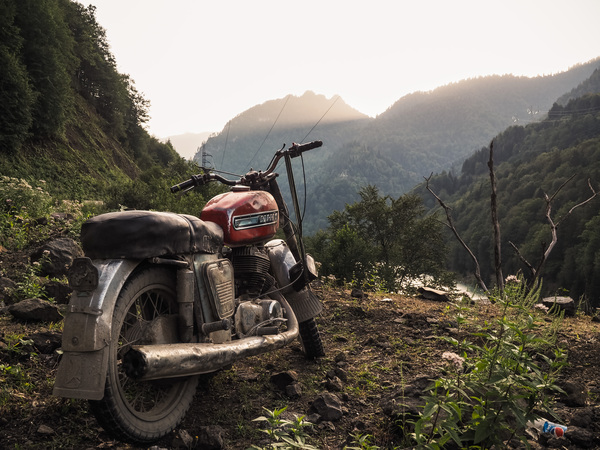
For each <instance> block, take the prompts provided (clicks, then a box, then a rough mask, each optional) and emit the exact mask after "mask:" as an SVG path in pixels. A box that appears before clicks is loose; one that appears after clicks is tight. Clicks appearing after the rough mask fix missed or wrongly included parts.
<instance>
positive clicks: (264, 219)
mask: <svg viewBox="0 0 600 450" xmlns="http://www.w3.org/2000/svg"><path fill="white" fill-rule="evenodd" d="M278 222H279V211H277V210H273V211H264V212H259V213H252V214H244V215H243V216H234V217H233V228H234V229H235V230H247V229H249V228H256V227H263V226H267V225H273V224H276V223H278Z"/></svg>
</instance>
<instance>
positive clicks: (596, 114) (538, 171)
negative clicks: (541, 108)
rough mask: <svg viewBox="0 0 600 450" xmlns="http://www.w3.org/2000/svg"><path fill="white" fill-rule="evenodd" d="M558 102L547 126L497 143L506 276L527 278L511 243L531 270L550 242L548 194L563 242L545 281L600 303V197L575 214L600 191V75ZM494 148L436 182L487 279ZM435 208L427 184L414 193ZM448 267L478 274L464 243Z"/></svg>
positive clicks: (518, 131) (519, 130)
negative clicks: (523, 274)
mask: <svg viewBox="0 0 600 450" xmlns="http://www.w3.org/2000/svg"><path fill="white" fill-rule="evenodd" d="M563 99H564V101H566V102H567V103H566V104H565V105H564V106H563V105H561V104H558V103H555V104H554V106H553V107H552V108H551V109H550V111H549V112H548V114H547V116H546V118H545V119H544V120H542V121H541V122H537V123H532V124H529V125H526V126H521V125H515V126H512V127H510V128H508V129H506V130H505V131H504V132H502V133H500V134H499V135H498V136H496V137H495V138H494V141H493V142H494V143H493V149H494V163H495V168H496V169H495V170H496V176H497V178H498V204H499V216H500V224H501V232H502V244H503V255H502V260H503V265H504V271H505V273H512V274H515V273H517V272H518V271H523V273H525V274H528V270H527V267H526V266H525V265H524V264H523V262H522V261H521V260H520V257H519V255H518V254H517V253H516V251H514V250H513V248H512V247H511V245H510V244H509V241H510V242H512V243H513V244H515V246H516V247H517V248H518V249H519V251H520V253H521V254H522V256H523V257H525V259H526V260H527V261H529V262H530V263H531V264H532V265H533V266H536V265H537V263H538V261H539V259H540V257H541V256H542V250H543V249H544V248H545V247H546V246H547V245H548V244H549V243H550V242H551V229H550V223H549V221H548V218H547V216H546V206H547V203H546V201H545V195H548V196H549V197H552V196H553V194H555V193H557V192H558V194H557V195H556V197H555V199H554V201H553V202H552V205H551V206H552V211H551V215H550V217H551V218H552V220H553V221H554V222H555V223H558V222H559V221H560V220H561V219H562V218H563V217H565V221H564V222H562V223H561V224H560V225H559V227H558V230H557V233H558V243H557V245H556V246H555V247H554V249H553V251H552V253H551V257H550V258H549V260H548V262H547V263H546V266H545V270H544V276H543V278H544V280H545V284H546V286H545V287H546V289H547V290H549V291H550V292H551V293H556V294H565V293H567V294H569V295H571V296H573V297H574V298H577V299H579V298H580V297H582V298H584V299H585V300H586V301H587V302H588V303H589V305H590V306H596V307H597V306H600V284H599V283H600V198H598V197H596V198H594V199H593V201H591V202H590V203H589V204H586V205H584V206H582V207H580V208H577V209H576V210H574V211H573V213H572V214H571V215H569V210H570V209H571V208H572V207H574V206H575V205H578V204H579V203H581V202H583V201H585V200H586V199H588V198H589V197H591V196H593V192H594V191H596V192H599V193H600V70H598V69H597V70H596V71H594V73H593V74H592V76H591V77H590V78H589V79H587V80H585V81H584V82H583V83H582V84H581V85H579V86H577V87H576V88H574V89H573V90H572V91H570V92H569V93H567V94H565V96H564V97H563ZM488 160H489V148H488V147H483V148H481V149H480V150H479V151H477V152H475V153H474V154H473V155H472V156H471V157H469V158H467V159H466V160H465V161H464V163H463V165H462V169H461V171H460V173H458V174H453V173H452V172H444V173H442V174H439V175H436V176H434V177H433V178H432V179H431V180H430V186H431V187H432V188H433V189H434V191H435V192H436V193H437V194H438V195H439V196H440V197H441V198H442V199H443V200H444V202H446V203H447V204H448V205H449V206H450V207H452V209H453V211H452V214H453V217H454V221H455V224H456V227H457V230H458V231H459V233H460V234H461V236H462V238H463V239H464V240H465V241H466V242H467V243H468V244H469V245H470V247H471V249H472V250H473V251H474V253H475V254H476V256H477V257H478V259H479V261H480V262H481V263H482V273H483V276H484V278H486V279H488V280H489V279H490V277H491V276H492V274H493V264H492V261H493V245H492V243H493V237H492V228H491V224H490V208H489V204H490V186H489V184H490V183H489V174H488V166H487V163H488ZM416 191H417V192H419V193H420V194H421V195H422V196H423V198H424V199H425V200H426V201H427V202H428V204H429V206H430V207H432V208H435V206H436V202H435V200H434V199H433V197H432V196H431V195H429V193H428V192H426V190H425V187H424V185H421V186H419V187H418V188H416ZM448 264H449V268H450V269H451V270H455V271H457V272H460V273H463V274H466V273H472V271H473V264H472V261H471V260H470V257H469V256H468V254H467V253H466V252H465V251H464V249H462V248H460V247H459V246H458V245H456V244H455V245H454V249H453V251H452V252H451V255H450V257H449V259H448Z"/></svg>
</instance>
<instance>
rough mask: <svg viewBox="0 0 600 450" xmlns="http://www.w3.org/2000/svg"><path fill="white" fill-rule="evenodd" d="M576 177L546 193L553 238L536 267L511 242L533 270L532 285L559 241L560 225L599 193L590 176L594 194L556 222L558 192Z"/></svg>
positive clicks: (548, 217)
mask: <svg viewBox="0 0 600 450" xmlns="http://www.w3.org/2000/svg"><path fill="white" fill-rule="evenodd" d="M574 177H575V175H573V176H571V177H570V178H569V179H568V180H567V181H565V182H564V183H563V184H561V185H560V186H559V187H558V189H556V191H555V192H554V194H552V195H551V196H548V194H544V199H545V200H546V220H547V221H548V223H549V224H550V233H551V235H552V240H551V241H550V244H548V247H546V249H545V250H544V251H543V253H542V256H541V257H540V261H539V262H538V265H537V267H536V268H534V267H533V265H531V264H530V263H529V262H528V261H527V260H526V259H525V258H524V257H523V255H522V254H521V252H520V251H519V249H518V248H517V246H516V245H515V244H513V243H512V242H510V245H511V246H512V248H513V249H514V250H515V252H516V253H517V256H518V257H519V259H520V260H521V262H523V264H525V266H527V268H528V269H529V271H530V272H531V275H532V277H533V278H532V280H531V282H530V285H531V286H533V285H534V283H536V281H537V279H538V278H539V276H540V272H541V270H542V267H543V266H544V264H545V263H546V261H547V260H548V258H549V256H550V253H551V252H552V250H553V249H554V247H555V246H556V243H557V242H558V233H557V229H558V226H559V225H560V224H561V223H562V222H563V221H564V220H565V219H566V218H567V217H569V216H570V215H571V214H572V213H573V211H575V210H576V209H577V208H579V207H580V206H583V205H585V204H587V203H589V202H590V201H592V200H593V199H594V198H595V197H596V196H597V195H598V193H597V192H596V190H595V189H594V188H593V187H592V182H591V180H590V179H589V178H588V186H589V188H590V190H591V191H592V195H591V196H590V197H589V198H587V199H586V200H584V201H582V202H581V203H578V204H576V205H575V206H573V207H572V208H571V209H570V210H569V211H568V212H567V214H565V215H564V216H563V217H561V218H560V219H559V220H558V221H557V222H554V220H553V219H552V202H553V200H554V199H555V198H556V196H557V195H558V193H559V192H560V191H561V190H562V188H563V187H565V186H566V185H567V183H569V181H571V180H572V179H573V178H574Z"/></svg>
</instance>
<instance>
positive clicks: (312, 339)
mask: <svg viewBox="0 0 600 450" xmlns="http://www.w3.org/2000/svg"><path fill="white" fill-rule="evenodd" d="M299 328H300V341H301V342H302V348H303V349H304V356H306V358H307V359H315V358H320V357H322V356H325V349H324V348H323V341H321V334H320V333H319V327H318V326H317V322H316V321H315V319H308V320H305V321H304V322H301V323H300V324H299Z"/></svg>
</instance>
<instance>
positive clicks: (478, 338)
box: [412, 278, 566, 449]
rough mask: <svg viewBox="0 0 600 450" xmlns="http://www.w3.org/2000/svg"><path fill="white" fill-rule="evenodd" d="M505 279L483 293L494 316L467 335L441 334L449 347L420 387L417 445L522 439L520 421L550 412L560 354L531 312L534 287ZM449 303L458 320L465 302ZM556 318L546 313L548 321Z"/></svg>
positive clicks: (499, 445) (461, 318) (551, 335)
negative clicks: (496, 310)
mask: <svg viewBox="0 0 600 450" xmlns="http://www.w3.org/2000/svg"><path fill="white" fill-rule="evenodd" d="M507 281H508V282H507V285H506V289H505V291H504V292H503V293H497V294H496V295H495V296H494V297H493V298H491V300H493V301H495V302H496V304H497V305H498V306H499V307H500V311H501V314H500V317H499V319H497V320H496V322H495V323H492V324H488V326H487V327H486V328H484V329H482V330H481V331H479V332H476V333H471V334H470V339H472V340H468V339H469V338H465V339H463V340H462V341H459V340H457V339H454V338H445V339H446V340H447V341H449V342H450V343H452V344H453V345H454V346H455V348H456V352H448V353H445V354H444V355H443V357H444V358H445V359H447V360H448V369H447V372H446V374H445V375H444V376H442V377H440V378H438V379H437V380H435V381H434V382H433V384H432V385H431V386H430V387H429V389H428V390H427V393H426V395H425V397H424V398H425V400H426V404H425V407H424V409H423V411H422V413H421V414H420V418H419V419H418V420H416V421H415V423H414V426H415V428H414V433H413V434H412V438H413V439H414V443H415V444H417V445H418V446H419V447H420V448H428V449H441V448H449V447H452V446H457V447H458V448H466V447H468V448H482V449H486V448H492V447H496V448H503V447H505V446H506V443H507V442H508V441H511V440H512V439H515V438H516V439H520V440H521V441H523V443H524V444H525V445H527V443H526V439H525V437H524V436H525V433H524V430H525V428H526V427H527V422H528V421H531V420H534V419H536V418H538V417H539V415H540V414H541V413H550V414H551V412H550V402H551V401H552V396H553V394H554V393H556V392H557V391H560V389H559V388H558V387H557V386H556V384H555V381H556V378H557V375H558V373H559V371H560V369H561V368H562V367H563V366H564V365H565V364H566V355H565V354H564V353H563V351H562V350H561V349H559V348H557V347H556V345H555V340H556V339H555V334H554V333H553V332H552V331H551V332H545V331H544V330H543V327H542V326H541V325H540V324H539V323H538V320H536V316H535V315H534V311H535V309H534V308H533V306H534V305H535V304H536V303H537V301H538V299H539V293H540V289H541V286H537V287H536V288H535V289H533V290H531V291H528V290H527V289H526V287H525V286H524V283H522V280H520V279H517V278H513V279H509V280H507ZM456 307H457V322H458V324H459V327H461V326H463V325H464V324H465V320H466V319H465V315H464V312H465V311H464V309H465V307H464V306H462V305H456ZM561 320H562V317H561V316H554V322H555V323H556V322H560V321H561ZM548 329H549V330H555V329H556V325H553V326H550V327H548ZM550 351H552V356H547V355H548V354H549V353H550Z"/></svg>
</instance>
